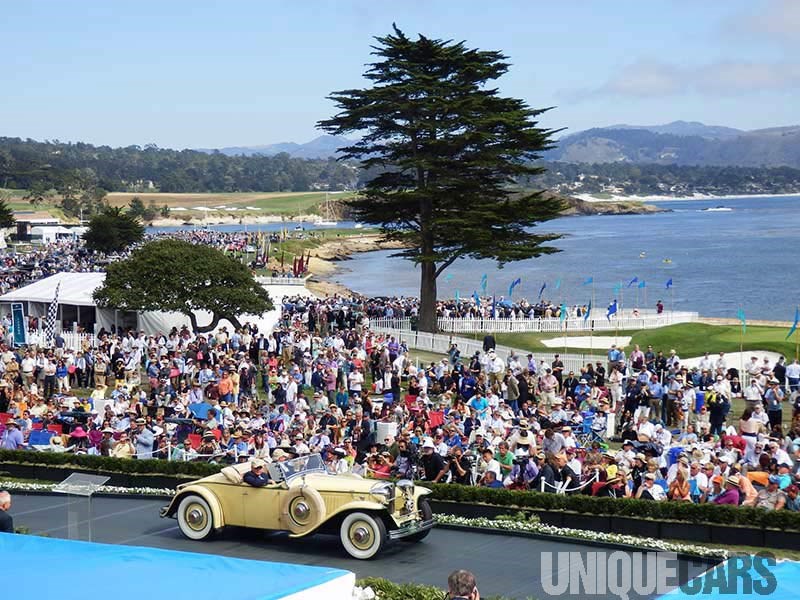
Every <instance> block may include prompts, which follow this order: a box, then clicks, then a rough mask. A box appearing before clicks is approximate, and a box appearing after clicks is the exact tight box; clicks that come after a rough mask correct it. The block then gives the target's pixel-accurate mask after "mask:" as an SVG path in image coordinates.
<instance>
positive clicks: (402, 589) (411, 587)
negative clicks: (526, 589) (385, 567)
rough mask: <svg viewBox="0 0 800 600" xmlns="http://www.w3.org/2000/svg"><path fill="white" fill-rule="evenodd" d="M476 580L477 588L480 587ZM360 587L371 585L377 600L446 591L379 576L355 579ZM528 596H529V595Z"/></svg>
mask: <svg viewBox="0 0 800 600" xmlns="http://www.w3.org/2000/svg"><path fill="white" fill-rule="evenodd" d="M448 575H449V573H443V574H442V579H443V580H444V584H445V585H446V584H447V577H448ZM480 583H481V582H480V581H478V589H480ZM356 585H357V586H358V587H361V588H365V587H371V588H372V591H373V592H375V593H376V594H377V596H378V599H379V600H447V597H448V596H447V592H445V591H444V590H441V589H439V588H437V587H434V586H432V585H419V584H417V583H402V584H399V583H392V582H391V581H388V580H386V579H381V578H380V577H366V578H364V579H359V580H358V581H356ZM481 598H484V599H485V600H505V598H503V597H502V596H484V595H483V594H481ZM529 598H530V597H529Z"/></svg>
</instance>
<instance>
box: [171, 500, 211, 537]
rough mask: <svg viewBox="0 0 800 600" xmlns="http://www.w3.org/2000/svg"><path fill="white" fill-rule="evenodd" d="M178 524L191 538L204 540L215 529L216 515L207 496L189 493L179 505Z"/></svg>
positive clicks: (184, 533)
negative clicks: (212, 511) (206, 498)
mask: <svg viewBox="0 0 800 600" xmlns="http://www.w3.org/2000/svg"><path fill="white" fill-rule="evenodd" d="M178 526H179V527H180V530H181V533H183V535H185V536H186V537H187V538H189V539H190V540H203V539H205V538H207V537H209V536H210V535H211V533H212V532H213V531H214V516H213V514H212V513H211V507H210V506H209V505H208V502H206V500H205V498H203V497H202V496H198V495H197V494H189V495H188V496H186V497H185V498H184V499H183V500H181V503H180V504H179V505H178Z"/></svg>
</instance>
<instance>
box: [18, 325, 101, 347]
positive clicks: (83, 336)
mask: <svg viewBox="0 0 800 600" xmlns="http://www.w3.org/2000/svg"><path fill="white" fill-rule="evenodd" d="M61 337H63V338H64V346H65V347H66V348H71V349H73V350H80V349H81V348H82V347H83V342H88V343H89V346H91V347H93V346H94V343H95V339H94V334H91V333H76V332H74V331H62V332H61ZM27 341H28V344H29V345H36V346H47V345H49V344H50V343H51V342H49V341H48V340H45V334H44V330H43V329H29V330H28V340H27Z"/></svg>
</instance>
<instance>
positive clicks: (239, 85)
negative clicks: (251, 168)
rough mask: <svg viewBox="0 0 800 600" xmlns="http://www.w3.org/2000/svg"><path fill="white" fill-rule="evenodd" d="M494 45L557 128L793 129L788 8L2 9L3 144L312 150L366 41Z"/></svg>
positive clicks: (384, 5)
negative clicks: (20, 140) (290, 146)
mask: <svg viewBox="0 0 800 600" xmlns="http://www.w3.org/2000/svg"><path fill="white" fill-rule="evenodd" d="M392 22H396V23H397V24H398V26H399V27H400V28H401V29H403V30H404V31H405V32H406V33H408V34H415V33H423V34H425V35H428V36H430V37H439V38H447V39H451V38H454V39H459V40H460V39H463V40H466V41H467V43H468V44H469V45H470V46H474V47H478V48H482V49H494V50H501V51H503V52H504V53H505V54H507V55H508V56H509V58H510V61H511V62H512V64H513V66H512V68H511V70H510V72H509V74H507V75H506V76H505V77H503V78H502V79H501V80H500V88H501V90H502V92H503V93H505V94H508V95H513V96H516V97H520V98H523V99H525V100H526V101H527V102H528V103H529V104H530V105H531V106H534V107H543V106H556V107H557V108H556V109H555V110H553V111H551V112H550V113H548V114H547V115H546V117H545V119H544V121H543V124H544V125H546V126H548V127H552V128H560V127H567V128H568V129H569V130H570V131H578V130H581V129H586V128H589V127H593V126H605V125H610V124H614V123H632V124H657V123H665V122H668V121H672V120H676V119H684V120H697V121H703V122H705V123H709V124H719V125H728V126H733V127H740V128H743V129H754V128H761V127H769V126H776V125H789V124H798V123H800V102H798V97H800V96H798V92H800V35H798V34H797V32H798V31H800V1H795V0H720V1H710V2H695V1H690V0H670V1H657V0H651V1H647V2H642V1H641V0H583V1H581V0H567V1H564V2H560V3H554V2H544V1H533V0H527V1H499V0H498V1H496V2H487V1H486V0H481V1H473V0H460V1H457V0H451V1H433V0H431V1H424V2H423V1H421V0H420V1H417V0H413V1H411V0H405V1H401V0H398V1H395V2H388V1H375V0H372V1H361V0H352V1H348V0H339V1H335V2H334V1H322V0H318V1H315V0H306V1H305V2H301V1H291V2H289V1H285V2H284V1H277V0H276V1H270V0H260V1H253V2H249V1H237V2H224V1H211V0H195V1H193V2H189V1H183V0H160V1H157V2H155V1H151V0H139V1H136V2H131V1H128V0H120V1H118V2H117V1H115V2H99V1H88V0H86V1H83V2H80V1H67V0H62V1H59V2H56V1H49V2H44V1H36V0H28V1H26V2H6V3H4V4H3V17H2V19H0V69H2V71H0V72H2V79H1V81H2V82H3V86H2V87H3V91H2V92H1V93H0V135H5V136H20V137H31V138H35V139H60V140H70V141H87V142H91V143H98V144H110V145H114V146H117V145H129V144H139V145H144V144H148V143H155V144H157V145H159V146H162V147H174V148H184V147H221V146H231V145H255V144H267V143H273V142H279V141H287V140H291V141H299V142H302V141H307V140H309V139H311V138H313V137H315V136H316V135H318V134H319V132H317V131H316V130H315V129H314V124H315V122H316V121H317V120H319V119H322V118H327V117H329V116H330V115H331V114H332V111H333V106H332V104H331V103H330V102H329V101H328V100H326V99H325V96H326V95H327V94H328V93H329V92H331V91H333V90H338V89H343V88H348V87H353V86H360V85H362V84H363V83H364V82H363V80H362V79H361V73H362V71H363V65H364V63H366V62H368V61H369V58H370V57H369V45H370V43H371V42H372V39H371V38H372V36H375V35H381V34H385V33H387V32H388V31H389V30H390V28H391V24H392Z"/></svg>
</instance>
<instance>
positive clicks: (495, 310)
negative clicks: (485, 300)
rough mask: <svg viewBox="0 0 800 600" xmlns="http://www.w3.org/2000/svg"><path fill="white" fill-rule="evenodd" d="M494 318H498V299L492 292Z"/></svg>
mask: <svg viewBox="0 0 800 600" xmlns="http://www.w3.org/2000/svg"><path fill="white" fill-rule="evenodd" d="M492 318H493V319H496V318H497V299H496V298H495V297H494V294H492Z"/></svg>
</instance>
